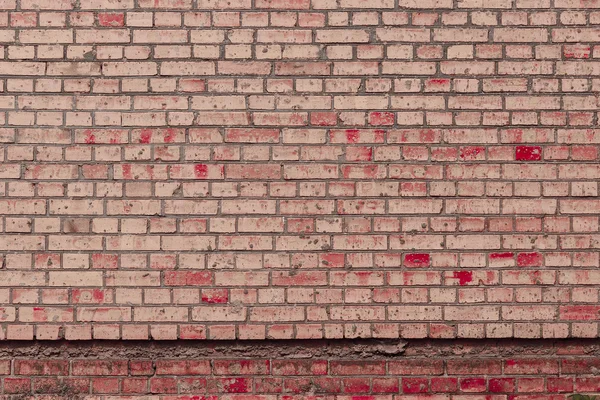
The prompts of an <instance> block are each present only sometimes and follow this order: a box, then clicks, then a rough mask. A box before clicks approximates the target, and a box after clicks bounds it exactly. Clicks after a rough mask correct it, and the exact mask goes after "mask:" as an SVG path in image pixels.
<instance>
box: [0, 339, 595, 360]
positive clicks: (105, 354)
mask: <svg viewBox="0 0 600 400" xmlns="http://www.w3.org/2000/svg"><path fill="white" fill-rule="evenodd" d="M566 344H568V345H577V346H581V347H582V349H583V351H584V354H585V355H587V356H593V355H596V356H600V342H598V341H597V340H593V339H590V340H586V339H563V340H529V339H525V340H519V339H501V340H490V339H483V340H468V339H455V340H435V339H433V340H432V339H423V340H409V341H406V340H401V339H397V340H375V339H359V340H350V339H342V340H285V341H278V340H260V341H210V340H203V341H197V340H179V341H109V340H101V341H99V340H92V341H82V342H69V341H64V340H61V341H36V342H30V341H3V342H0V359H7V358H8V359H12V358H15V357H23V358H38V357H39V358H46V359H48V358H49V359H52V358H88V359H125V358H128V359H175V358H182V359H185V358H211V359H212V358H256V359H261V358H262V359H265V358H266V359H273V358H283V359H310V358H325V359H327V358H334V359H335V358H337V359H365V358H367V359H390V358H394V357H417V358H419V357H456V358H463V357H470V356H477V357H484V358H485V357H489V358H498V357H506V356H520V355H521V356H529V357H531V356H533V357H535V356H551V355H554V354H556V352H557V349H558V348H559V347H564V346H565V345H566Z"/></svg>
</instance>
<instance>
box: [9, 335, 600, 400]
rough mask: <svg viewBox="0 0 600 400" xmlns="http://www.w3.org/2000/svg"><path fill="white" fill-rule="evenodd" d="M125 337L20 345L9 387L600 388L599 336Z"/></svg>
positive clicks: (271, 396) (388, 395) (326, 396)
mask: <svg viewBox="0 0 600 400" xmlns="http://www.w3.org/2000/svg"><path fill="white" fill-rule="evenodd" d="M30 343H31V342H30ZM105 343H106V342H105ZM126 343H128V345H127V346H122V347H120V348H119V350H120V352H118V351H115V349H114V348H110V346H112V345H111V344H107V345H106V347H102V346H100V347H89V346H85V345H82V344H73V343H71V344H69V345H68V346H67V345H59V346H50V349H51V350H53V352H54V354H52V355H48V354H46V355H44V356H41V357H35V358H33V357H32V354H35V353H36V352H37V351H39V350H40V348H39V347H37V348H36V346H31V345H28V346H23V347H20V348H19V349H17V351H16V352H13V353H12V354H13V356H14V359H12V361H11V360H4V361H1V362H0V379H1V380H2V383H3V390H4V392H3V393H4V394H5V395H10V394H16V395H18V394H31V393H35V394H37V395H40V396H41V395H55V396H56V395H58V396H59V398H66V399H87V400H96V399H98V400H123V399H130V398H136V399H140V398H144V399H146V400H159V399H162V400H451V399H453V400H508V399H510V400H566V399H567V396H568V394H569V393H571V392H572V391H573V390H576V391H579V392H597V391H598V390H599V389H598V388H599V387H600V377H599V376H598V375H597V372H598V368H600V358H599V357H600V347H599V346H598V343H597V342H595V343H594V342H587V343H586V342H571V343H568V344H565V343H556V342H552V341H551V340H547V341H544V342H536V341H534V342H533V343H532V342H531V341H529V343H528V342H507V341H501V342H491V341H486V340H483V341H479V342H465V341H461V340H455V341H451V342H446V341H439V340H438V341H434V342H427V341H424V342H423V341H421V342H416V343H412V344H411V345H409V346H407V347H406V348H405V349H404V351H402V352H400V353H397V354H394V355H393V356H385V353H379V354H378V353H377V352H376V351H375V350H376V347H374V346H369V345H364V344H359V345H356V344H352V343H347V342H345V343H344V349H345V351H343V352H342V351H341V349H342V346H331V347H328V348H327V350H328V351H321V352H320V353H319V352H316V351H314V350H315V349H314V348H312V350H313V351H311V348H310V346H309V345H308V347H307V344H302V343H301V344H294V343H292V344H290V343H289V342H278V343H280V344H279V345H274V344H270V345H268V346H261V345H256V344H253V345H248V346H241V347H239V346H238V347H237V354H232V353H231V352H229V351H227V347H226V346H223V349H221V350H219V349H212V351H209V348H208V346H206V345H202V344H201V345H192V344H191V342H189V341H188V342H178V343H177V344H175V345H154V346H153V345H149V344H148V343H144V344H140V345H138V346H134V345H132V343H135V342H126ZM205 343H208V342H205ZM234 346H235V345H234ZM290 347H294V349H296V350H298V353H295V354H291V353H290V352H289V348H290ZM45 349H46V350H48V347H46V348H45ZM321 349H322V347H321ZM286 350H288V351H286ZM369 350H372V351H371V352H369ZM5 351H6V347H5V346H4V347H3V348H1V349H0V352H3V353H4V354H5ZM244 352H247V353H246V354H247V355H246V356H244V355H242V354H243V353H244ZM250 353H251V354H252V356H250V357H249V356H248V354H250ZM86 395H90V396H89V397H86ZM118 395H123V396H132V397H126V398H123V397H116V396H118ZM101 396H106V397H101ZM113 396H115V397H113ZM144 396H147V397H144ZM55 398H56V397H55Z"/></svg>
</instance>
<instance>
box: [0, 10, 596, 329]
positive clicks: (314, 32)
mask: <svg viewBox="0 0 600 400" xmlns="http://www.w3.org/2000/svg"><path fill="white" fill-rule="evenodd" d="M0 8H1V9H2V11H1V12H0V25H1V26H2V28H1V29H0V41H1V42H2V48H1V51H0V55H1V57H2V60H1V61H0V77H1V80H0V86H1V89H2V91H3V93H2V94H1V95H0V109H1V113H0V123H1V124H2V127H1V128H0V142H1V143H2V151H0V158H1V160H2V163H1V165H0V179H1V181H0V195H1V198H0V214H1V217H2V225H1V227H2V230H3V234H2V235H1V237H0V252H1V254H2V268H0V304H2V312H1V313H0V322H1V327H2V329H0V336H1V337H2V338H5V339H25V340H27V339H35V338H37V339H59V338H63V337H65V338H66V339H73V340H75V339H149V338H153V339H179V338H180V339H205V338H206V339H217V340H218V339H292V338H297V339H320V338H326V339H340V338H399V337H400V338H455V337H458V338H508V337H515V338H566V337H579V338H588V337H596V336H597V335H598V322H599V320H600V306H599V305H598V287H599V286H598V285H600V269H599V266H600V261H599V259H600V257H599V253H598V248H600V233H599V220H598V218H599V212H600V200H598V198H597V195H598V179H599V178H600V164H599V162H598V147H599V144H600V130H598V129H597V121H598V116H597V109H598V105H599V100H598V90H599V89H600V79H599V77H600V61H597V59H598V58H599V57H600V51H599V49H600V47H598V46H596V43H598V41H600V1H599V0H371V1H365V0H153V1H150V0H135V1H134V0H77V1H71V0H1V1H0Z"/></svg>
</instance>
